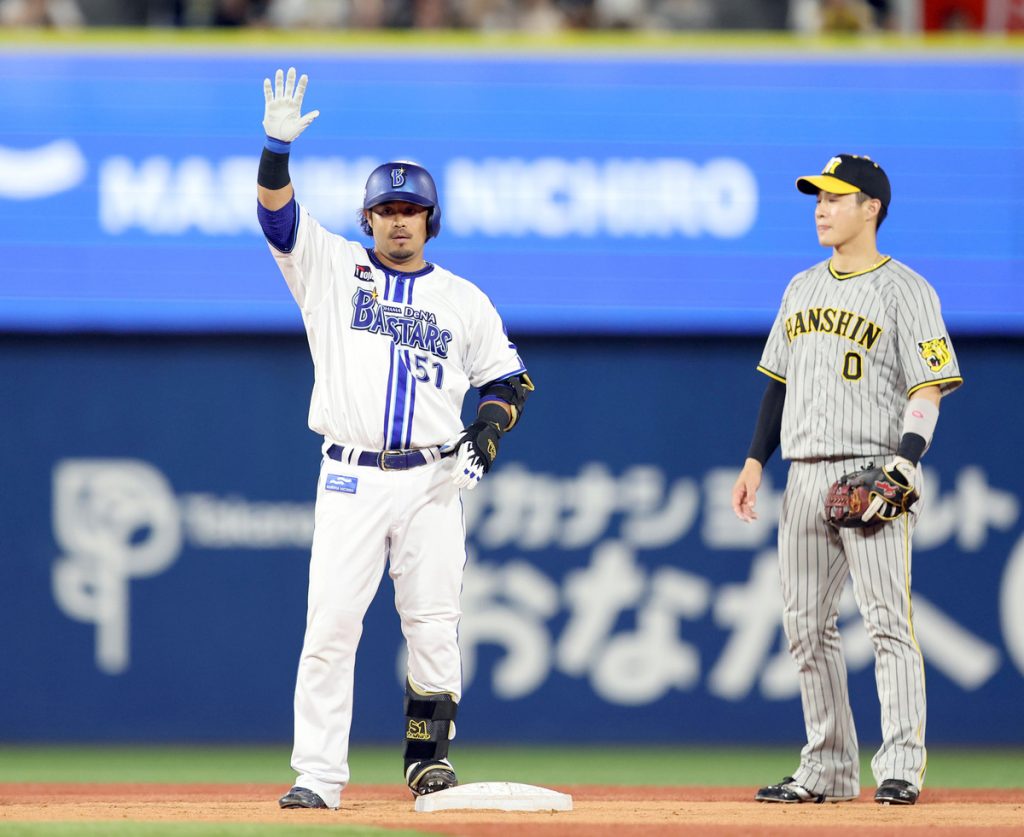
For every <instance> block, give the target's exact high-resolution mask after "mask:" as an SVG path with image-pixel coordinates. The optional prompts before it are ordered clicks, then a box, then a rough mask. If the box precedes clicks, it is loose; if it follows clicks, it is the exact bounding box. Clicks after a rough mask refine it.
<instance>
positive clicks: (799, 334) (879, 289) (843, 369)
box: [757, 257, 963, 459]
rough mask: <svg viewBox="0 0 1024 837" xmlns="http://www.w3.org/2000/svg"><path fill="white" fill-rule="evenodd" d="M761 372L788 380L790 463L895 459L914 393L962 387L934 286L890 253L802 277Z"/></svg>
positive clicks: (785, 300) (789, 292) (792, 286)
mask: <svg viewBox="0 0 1024 837" xmlns="http://www.w3.org/2000/svg"><path fill="white" fill-rule="evenodd" d="M757 368H758V369H759V370H760V371H761V372H763V373H765V374H766V375H768V376H770V377H772V378H775V379H776V380H779V381H782V382H783V383H785V384H786V402H785V409H784V412H783V415H782V456H783V458H784V459H820V458H834V457H840V456H845V457H853V456H877V455H888V454H892V453H894V452H895V450H896V448H897V446H898V445H899V441H900V436H901V435H902V429H903V413H904V410H905V408H906V404H907V398H908V396H909V395H911V394H912V393H913V392H914V391H915V390H918V389H920V388H921V387H925V386H928V385H930V384H937V385H939V386H940V387H941V389H942V391H943V393H944V394H945V393H948V392H951V391H952V390H954V389H956V388H957V387H958V386H959V385H960V384H961V383H962V382H963V379H962V378H961V377H960V368H959V366H958V364H957V359H956V354H955V353H954V351H953V344H952V342H951V341H950V339H949V334H948V333H947V331H946V326H945V324H944V323H943V321H942V311H941V309H940V306H939V298H938V296H937V295H936V293H935V290H934V289H933V288H932V286H931V285H929V284H928V282H927V281H926V280H925V279H924V278H923V277H921V276H919V275H918V274H917V273H915V272H914V271H913V270H911V269H910V268H909V267H907V266H906V265H904V264H902V263H900V262H898V261H896V260H895V259H891V258H888V257H886V258H885V259H883V261H882V262H881V263H879V264H878V265H876V266H875V267H873V268H871V269H869V270H866V271H861V272H858V273H851V274H838V273H834V272H833V271H832V268H831V264H830V261H824V262H821V263H820V264H816V265H814V266H813V267H811V268H809V269H808V270H805V271H803V272H802V273H798V274H797V275H796V276H794V277H793V279H792V281H791V282H790V283H789V286H788V287H787V288H786V292H785V294H783V297H782V305H781V306H780V308H779V313H778V316H777V317H776V319H775V324H774V326H773V327H772V330H771V334H770V335H769V336H768V342H767V344H766V345H765V348H764V353H763V354H762V355H761V362H760V364H759V365H758V367H757Z"/></svg>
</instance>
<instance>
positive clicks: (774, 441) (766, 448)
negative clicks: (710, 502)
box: [747, 378, 786, 465]
mask: <svg viewBox="0 0 1024 837" xmlns="http://www.w3.org/2000/svg"><path fill="white" fill-rule="evenodd" d="M785 404H786V385H785V384H784V383H782V382H780V381H776V380H775V379H774V378H770V379H769V380H768V386H767V387H765V390H764V397H763V398H762V399H761V409H760V411H759V412H758V414H757V426H756V427H755V428H754V438H753V439H752V440H751V441H750V450H749V451H748V452H747V456H748V457H749V458H750V459H756V460H757V461H758V462H760V463H761V464H762V465H764V464H765V463H766V462H767V461H768V460H769V459H770V458H771V455H772V454H773V453H775V449H776V448H778V446H779V442H780V441H781V440H782V408H783V407H784V406H785Z"/></svg>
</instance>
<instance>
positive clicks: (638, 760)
mask: <svg viewBox="0 0 1024 837" xmlns="http://www.w3.org/2000/svg"><path fill="white" fill-rule="evenodd" d="M797 755H798V748H797V747H796V746H795V745H794V746H793V747H789V748H766V747H734V746H730V747H591V746H587V747H507V746H500V747H497V746H496V747H483V746H479V745H464V746H459V747H458V748H457V749H456V748H454V747H453V749H452V759H453V761H454V762H455V764H456V766H457V767H458V769H459V777H460V779H461V780H462V781H463V782H476V781H509V782H526V783H529V784H540V785H585V784H600V785H667V786H672V785H728V786H735V785H739V786H757V785H763V784H765V783H767V782H772V781H777V780H778V779H780V778H782V777H783V776H785V775H787V774H789V773H790V772H792V770H793V769H794V768H795V767H796V760H797ZM288 759H289V749H288V748H287V747H283V746H282V747H213V746H211V747H99V746H96V747H42V746H4V747H0V782H171V783H177V782H214V783H220V782H223V783H252V782H269V783H276V784H279V785H281V786H282V787H287V786H288V785H289V784H290V783H291V780H292V778H293V774H292V772H291V770H290V768H289V767H288ZM869 760H870V753H865V754H864V756H863V761H862V766H861V774H862V776H863V778H864V782H865V785H867V784H870V783H871V768H870V765H869ZM401 764H402V762H401V747H400V746H394V747H355V748H353V751H352V757H351V765H352V782H353V784H392V783H393V784H400V783H401V781H402V769H401ZM928 786H929V787H959V788H1024V748H1005V749H976V748H952V747H941V746H939V747H933V748H932V749H931V750H930V751H929V760H928Z"/></svg>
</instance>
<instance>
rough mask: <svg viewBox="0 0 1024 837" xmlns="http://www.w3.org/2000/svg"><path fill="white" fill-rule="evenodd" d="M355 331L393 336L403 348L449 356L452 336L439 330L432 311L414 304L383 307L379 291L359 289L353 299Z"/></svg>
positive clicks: (442, 356)
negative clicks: (424, 309)
mask: <svg viewBox="0 0 1024 837" xmlns="http://www.w3.org/2000/svg"><path fill="white" fill-rule="evenodd" d="M352 328H354V329H356V330H357V331H369V332H371V333H372V334H383V335H386V336H388V337H390V338H391V339H392V340H394V341H395V343H396V344H397V345H399V346H406V347H408V348H410V349H421V350H423V351H425V352H430V354H432V355H434V356H435V357H439V358H446V357H448V344H449V343H450V342H451V339H452V333H451V331H449V330H448V329H446V328H445V329H442V328H439V327H438V325H437V317H436V316H435V315H434V314H433V313H432V312H430V311H423V310H420V309H419V308H413V307H412V306H411V305H405V306H402V305H382V304H381V303H380V300H378V298H377V290H376V289H373V290H367V289H366V288H358V289H357V290H356V293H355V296H353V297H352Z"/></svg>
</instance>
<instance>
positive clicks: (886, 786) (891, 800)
mask: <svg viewBox="0 0 1024 837" xmlns="http://www.w3.org/2000/svg"><path fill="white" fill-rule="evenodd" d="M920 793H921V791H919V790H918V789H917V788H916V787H915V786H914V785H912V784H910V782H904V781H903V780H902V779H886V780H885V781H884V782H882V784H880V785H879V786H878V790H876V791H875V802H877V803H879V804H880V805H913V804H914V803H915V802H917V797H918V796H919V795H920Z"/></svg>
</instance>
